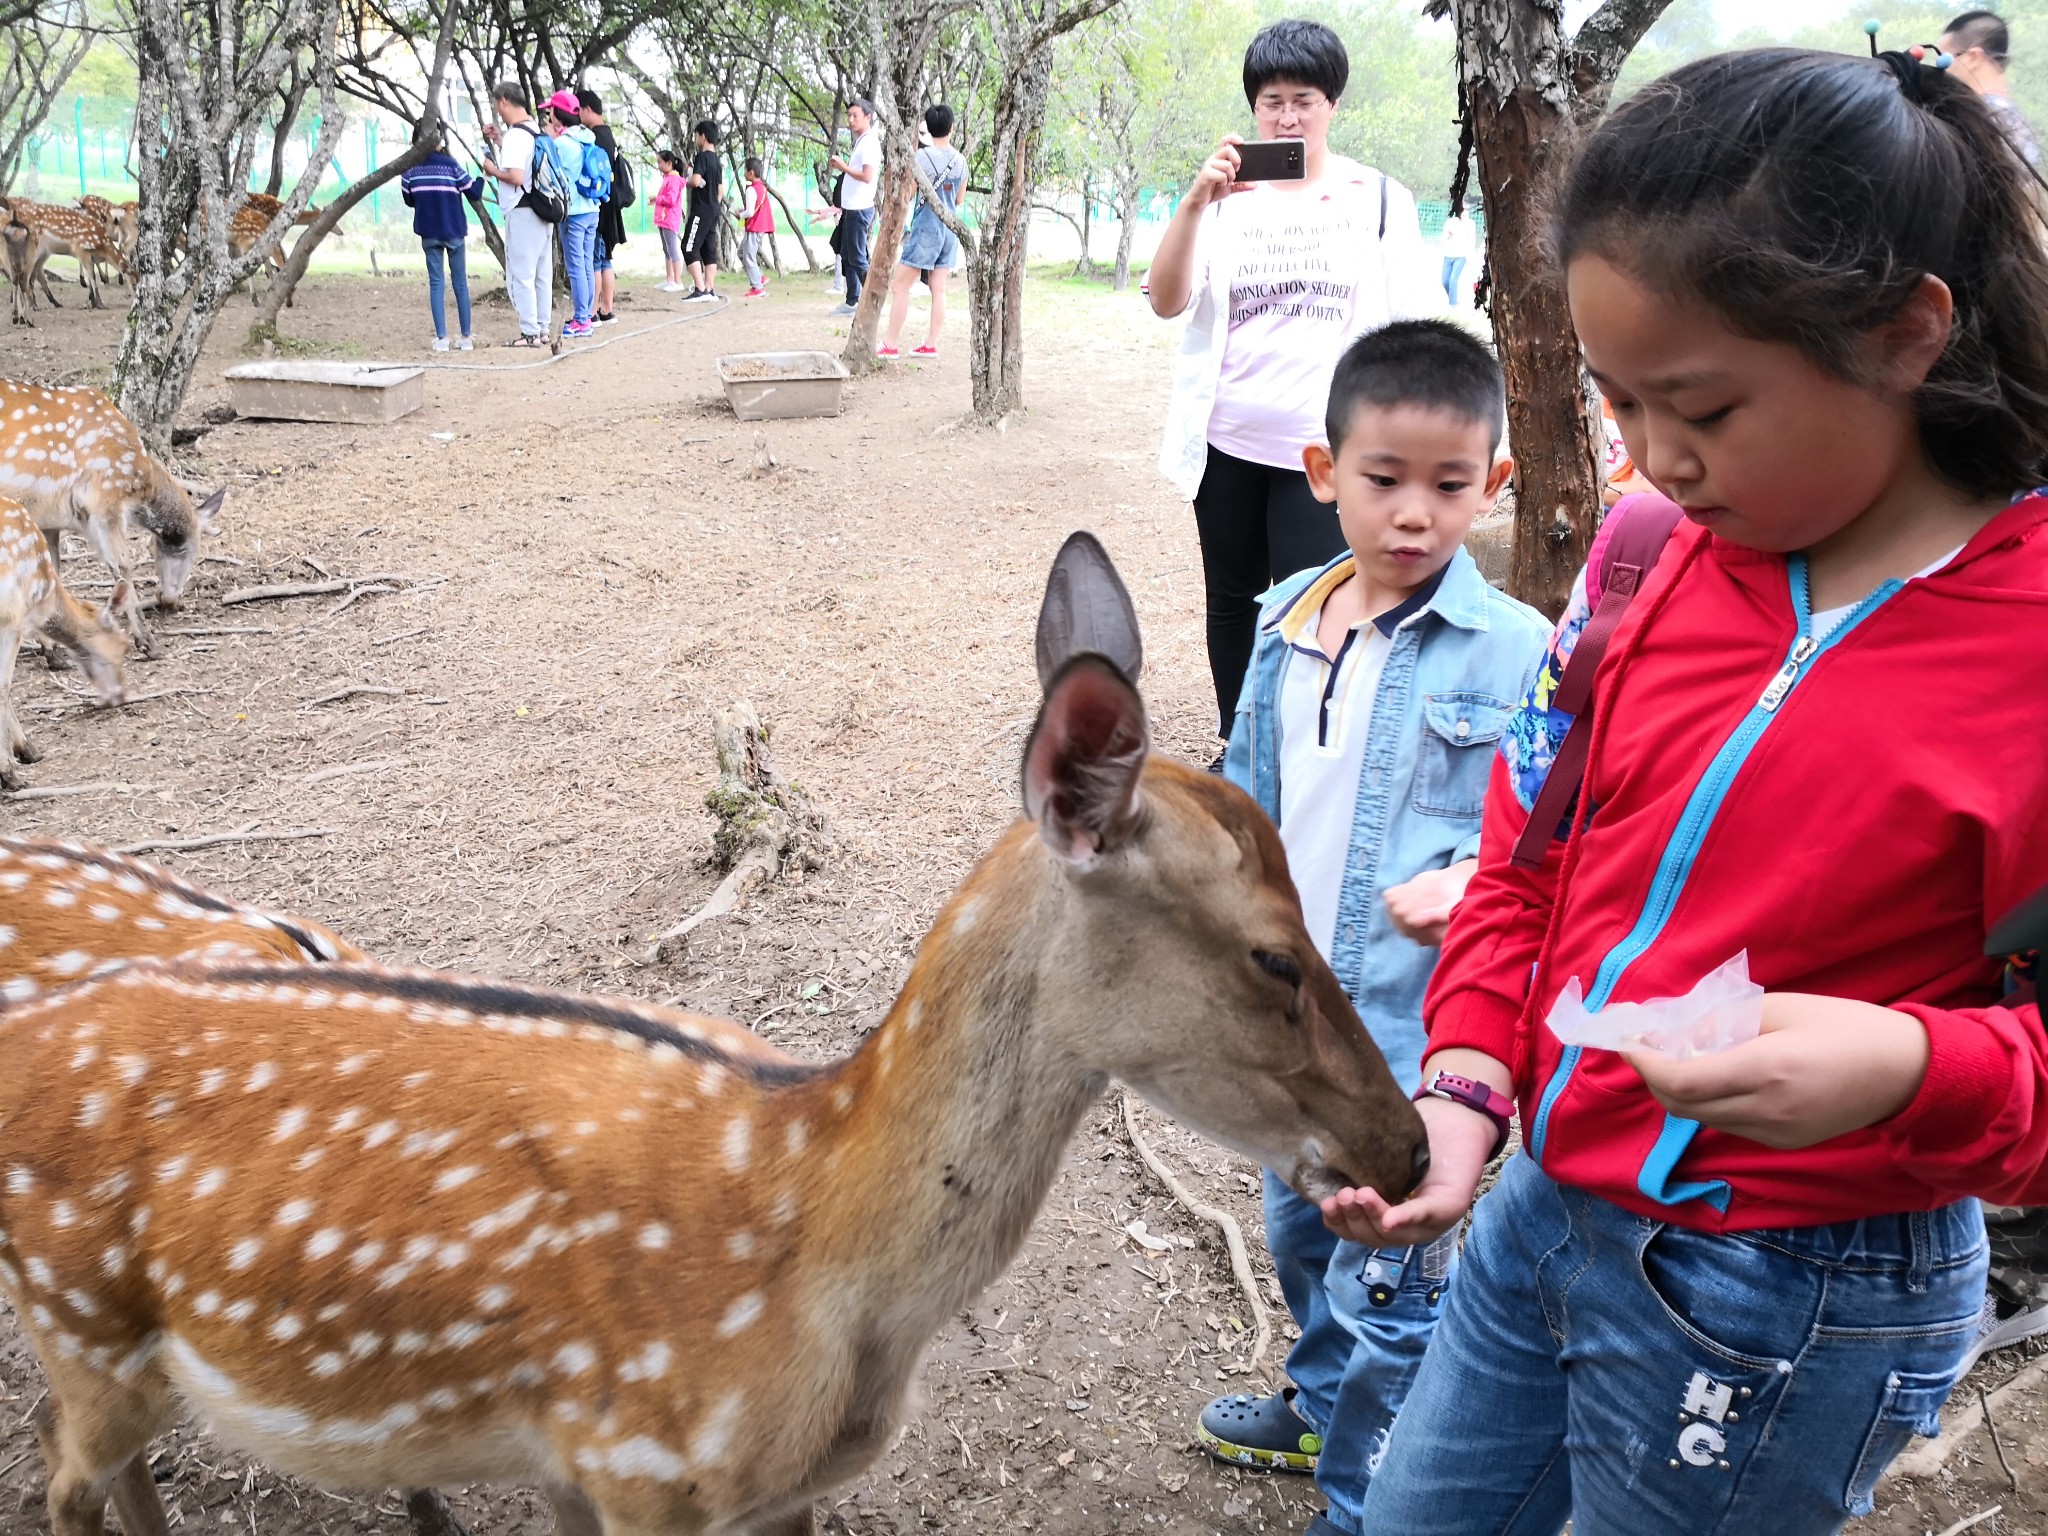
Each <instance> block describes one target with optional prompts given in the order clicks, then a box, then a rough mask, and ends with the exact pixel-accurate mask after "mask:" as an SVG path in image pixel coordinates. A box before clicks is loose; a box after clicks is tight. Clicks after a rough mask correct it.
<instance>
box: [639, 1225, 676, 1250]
mask: <svg viewBox="0 0 2048 1536" xmlns="http://www.w3.org/2000/svg"><path fill="white" fill-rule="evenodd" d="M668 1237H669V1232H668V1228H667V1227H664V1226H663V1225H662V1224H661V1223H660V1222H658V1221H650V1222H649V1223H648V1224H647V1225H646V1226H644V1227H642V1228H641V1229H640V1236H639V1239H638V1241H639V1244H640V1246H641V1247H642V1248H645V1249H646V1250H647V1251H648V1252H649V1253H658V1252H660V1251H661V1250H662V1249H664V1248H666V1247H667V1246H668Z"/></svg>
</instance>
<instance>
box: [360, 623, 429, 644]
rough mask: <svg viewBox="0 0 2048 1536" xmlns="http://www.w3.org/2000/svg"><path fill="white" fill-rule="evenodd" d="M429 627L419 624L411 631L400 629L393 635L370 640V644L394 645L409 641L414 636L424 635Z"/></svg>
mask: <svg viewBox="0 0 2048 1536" xmlns="http://www.w3.org/2000/svg"><path fill="white" fill-rule="evenodd" d="M430 627H431V626H430V625H426V624H421V625H418V626H417V627H415V628H412V629H401V630H400V631H398V633H397V634H395V635H379V636H378V637H377V638H376V639H375V640H372V641H371V642H370V644H372V645H396V644H397V643H398V642H399V641H400V640H410V639H411V638H412V637H413V636H414V635H424V634H425V633H426V632H427V630H428V629H429V628H430Z"/></svg>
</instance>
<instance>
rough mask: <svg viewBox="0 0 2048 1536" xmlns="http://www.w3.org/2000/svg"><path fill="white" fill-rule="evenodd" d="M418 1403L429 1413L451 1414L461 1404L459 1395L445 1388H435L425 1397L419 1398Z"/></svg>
mask: <svg viewBox="0 0 2048 1536" xmlns="http://www.w3.org/2000/svg"><path fill="white" fill-rule="evenodd" d="M420 1402H421V1404H422V1405H423V1406H425V1407H426V1408H427V1409H429V1410H430V1411H431V1412H434V1413H453V1412H454V1411H455V1409H456V1407H457V1405H459V1404H460V1403H461V1402H462V1398H461V1396H460V1394H458V1393H456V1392H453V1391H451V1390H449V1389H448V1388H447V1387H436V1388H435V1389H434V1390H433V1391H431V1392H429V1393H428V1394H427V1395H426V1396H425V1397H423V1398H421V1399H420Z"/></svg>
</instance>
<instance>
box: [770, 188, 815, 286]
mask: <svg viewBox="0 0 2048 1536" xmlns="http://www.w3.org/2000/svg"><path fill="white" fill-rule="evenodd" d="M768 195H769V196H770V197H772V198H774V199H775V206H776V207H778V208H780V209H781V210H782V217H783V219H784V221H785V222H786V223H787V224H788V225H789V232H790V233H791V234H792V235H795V236H796V248H797V249H798V250H800V251H802V252H803V253H804V270H805V271H807V272H815V271H817V270H818V258H817V257H816V256H814V255H812V254H811V242H810V241H808V240H806V239H805V238H804V222H803V220H802V219H800V218H798V217H797V216H796V215H795V214H794V213H792V212H790V209H789V199H788V198H786V197H784V196H783V195H782V194H781V193H780V192H778V191H776V190H775V189H774V188H773V187H770V188H769V189H768ZM775 275H776V276H777V277H780V276H781V275H782V258H781V256H780V255H778V256H777V257H776V258H775Z"/></svg>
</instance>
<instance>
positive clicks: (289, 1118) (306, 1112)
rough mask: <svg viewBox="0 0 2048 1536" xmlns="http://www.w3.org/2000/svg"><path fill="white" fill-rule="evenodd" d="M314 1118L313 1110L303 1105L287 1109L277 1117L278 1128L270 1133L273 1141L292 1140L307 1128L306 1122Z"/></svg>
mask: <svg viewBox="0 0 2048 1536" xmlns="http://www.w3.org/2000/svg"><path fill="white" fill-rule="evenodd" d="M312 1118H313V1111H311V1110H310V1109H307V1108H305V1107H304V1106H303V1105H300V1106H295V1107H294V1108H291V1109H288V1110H286V1111H285V1112H284V1113H283V1114H281V1115H279V1116H278V1117H277V1129H276V1130H274V1131H272V1132H271V1133H270V1139H271V1140H272V1141H290V1140H291V1139H292V1138H293V1137H294V1136H296V1135H298V1134H299V1132H301V1131H303V1130H304V1129H305V1128H306V1122H307V1121H308V1120H310V1119H312Z"/></svg>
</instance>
